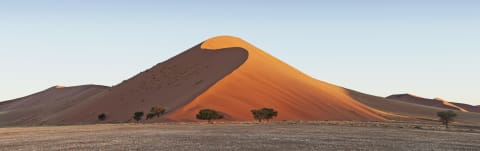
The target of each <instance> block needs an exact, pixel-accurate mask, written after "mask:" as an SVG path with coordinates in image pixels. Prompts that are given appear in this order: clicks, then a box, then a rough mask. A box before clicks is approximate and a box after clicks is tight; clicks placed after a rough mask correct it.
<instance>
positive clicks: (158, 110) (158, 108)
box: [150, 106, 165, 117]
mask: <svg viewBox="0 0 480 151" xmlns="http://www.w3.org/2000/svg"><path fill="white" fill-rule="evenodd" d="M150 113H152V114H154V115H155V116H157V117H160V115H163V113H165V108H163V107H162V106H154V107H152V108H151V109H150Z"/></svg>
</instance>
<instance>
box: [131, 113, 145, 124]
mask: <svg viewBox="0 0 480 151" xmlns="http://www.w3.org/2000/svg"><path fill="white" fill-rule="evenodd" d="M142 117H143V112H135V113H133V119H134V120H135V121H137V123H138V121H140V120H141V119H142Z"/></svg>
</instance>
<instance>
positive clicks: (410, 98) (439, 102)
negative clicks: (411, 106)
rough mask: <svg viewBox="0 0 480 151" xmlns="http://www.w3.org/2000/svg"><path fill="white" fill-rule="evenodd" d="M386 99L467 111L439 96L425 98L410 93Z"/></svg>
mask: <svg viewBox="0 0 480 151" xmlns="http://www.w3.org/2000/svg"><path fill="white" fill-rule="evenodd" d="M387 99H392V100H400V101H404V102H408V103H415V104H420V105H426V106H433V107H438V108H444V109H451V110H460V111H464V112H467V110H465V109H463V108H461V107H459V106H457V105H455V104H452V103H450V102H448V101H446V100H443V99H441V98H435V99H427V98H422V97H418V96H415V95H412V94H398V95H391V96H388V97H387Z"/></svg>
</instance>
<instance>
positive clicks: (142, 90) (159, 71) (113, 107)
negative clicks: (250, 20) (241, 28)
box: [50, 45, 247, 123]
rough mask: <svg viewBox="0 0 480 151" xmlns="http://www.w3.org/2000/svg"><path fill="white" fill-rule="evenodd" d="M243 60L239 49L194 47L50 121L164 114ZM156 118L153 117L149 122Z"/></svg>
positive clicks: (123, 119)
mask: <svg viewBox="0 0 480 151" xmlns="http://www.w3.org/2000/svg"><path fill="white" fill-rule="evenodd" d="M246 59H247V51H245V50H243V49H242V48H226V49H222V50H221V51H205V50H203V49H202V48H200V45H198V46H195V47H193V48H191V49H189V50H187V51H185V52H183V53H181V54H179V55H177V56H175V57H173V58H171V59H169V60H167V61H165V62H163V63H160V64H157V65H155V66H154V67H152V68H151V69H148V70H146V71H144V72H142V73H139V74H138V75H136V76H134V77H132V78H131V79H129V80H126V81H124V82H122V83H120V84H119V85H117V86H114V87H112V88H111V89H110V90H109V91H108V92H107V93H106V94H105V95H103V96H102V97H99V98H98V99H95V100H89V101H86V102H84V103H82V104H79V105H77V106H76V107H73V108H71V109H69V110H67V111H66V112H64V113H62V116H59V117H57V118H55V119H53V120H51V121H50V122H51V123H59V122H60V123H90V122H96V121H97V115H99V114H101V113H105V114H106V115H107V118H106V121H107V122H127V121H130V120H131V119H132V116H133V113H134V112H137V111H143V112H145V114H146V113H148V112H149V110H150V108H151V107H153V106H159V105H161V106H163V107H165V108H166V110H167V113H168V112H172V111H175V110H176V109H177V108H180V107H182V106H184V105H185V104H188V103H189V102H190V101H191V100H193V99H194V98H195V97H197V96H198V95H200V94H201V93H202V92H204V91H205V90H206V89H207V88H209V87H210V86H212V85H213V84H214V83H216V82H217V81H218V80H220V79H222V78H223V77H225V76H226V75H227V74H229V73H231V72H232V71H233V70H234V69H236V68H237V67H239V66H240V65H241V64H242V63H243V62H244V61H245V60H246ZM156 120H157V121H158V120H159V119H157V118H155V119H154V120H150V121H156Z"/></svg>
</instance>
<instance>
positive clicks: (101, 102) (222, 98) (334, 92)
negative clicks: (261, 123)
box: [50, 36, 384, 123]
mask: <svg viewBox="0 0 480 151" xmlns="http://www.w3.org/2000/svg"><path fill="white" fill-rule="evenodd" d="M157 105H161V106H164V107H166V108H167V114H166V115H165V116H164V117H163V118H162V119H155V120H153V121H158V120H169V121H196V119H195V114H196V113H197V112H198V111H199V110H200V109H203V108H211V109H215V110H218V111H220V112H222V113H223V114H225V117H226V120H240V121H242V120H253V117H252V115H251V113H250V110H251V109H255V108H261V107H272V108H275V109H277V110H278V111H279V116H278V118H277V120H384V118H383V117H381V116H380V115H379V113H377V112H375V111H374V110H371V109H369V108H368V107H367V106H365V105H363V104H361V103H359V102H357V101H355V100H354V99H352V98H350V97H349V96H348V94H347V93H346V92H345V91H344V90H343V89H342V88H339V87H337V86H334V85H331V84H328V83H325V82H321V81H318V80H315V79H313V78H310V77H308V76H307V75H305V74H303V73H301V72H299V71H297V70H296V69H294V68H292V67H290V66H289V65H287V64H285V63H283V62H281V61H279V60H278V59H275V58H274V57H272V56H270V55H268V54H267V53H265V52H263V51H261V50H260V49H258V48H256V47H254V46H252V45H250V44H248V43H247V42H245V41H243V40H241V39H239V38H235V37H229V36H222V37H215V38H212V39H209V40H207V41H205V42H203V43H201V44H200V45H198V46H195V47H193V48H192V49H190V50H187V51H185V52H184V53H182V54H180V55H178V56H176V57H173V58H171V59H169V60H168V61H166V62H164V63H161V64H158V65H156V66H154V67H153V68H151V69H149V70H147V71H145V72H142V73H140V74H138V75H136V76H135V77H133V78H131V79H129V80H126V81H124V82H123V83H121V84H119V85H118V86H115V87H113V88H112V89H110V91H109V92H108V93H106V94H105V95H104V96H102V97H99V98H98V99H96V100H91V101H88V102H85V103H82V104H79V105H77V106H76V107H74V108H71V109H69V110H68V111H66V112H65V113H64V115H63V116H59V117H58V118H56V119H54V120H52V121H50V122H52V123H58V122H66V123H78V122H81V123H83V122H96V121H97V118H96V117H97V115H98V114H100V113H106V114H107V116H108V118H107V121H108V122H125V121H129V120H131V117H132V115H133V113H134V112H136V111H143V112H148V110H149V109H150V108H151V107H152V106H157Z"/></svg>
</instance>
